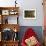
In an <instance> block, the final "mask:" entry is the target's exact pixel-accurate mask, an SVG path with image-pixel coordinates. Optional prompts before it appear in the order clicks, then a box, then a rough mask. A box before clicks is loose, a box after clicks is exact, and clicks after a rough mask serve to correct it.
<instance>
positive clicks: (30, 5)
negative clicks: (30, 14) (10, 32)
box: [0, 0, 43, 26]
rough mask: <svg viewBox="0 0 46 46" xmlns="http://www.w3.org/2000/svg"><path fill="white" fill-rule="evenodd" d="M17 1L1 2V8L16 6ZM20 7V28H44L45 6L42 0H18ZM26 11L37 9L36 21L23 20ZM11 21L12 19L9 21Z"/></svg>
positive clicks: (4, 0)
mask: <svg viewBox="0 0 46 46" xmlns="http://www.w3.org/2000/svg"><path fill="white" fill-rule="evenodd" d="M14 1H15V0H9V1H8V0H0V6H15V3H14ZM17 3H18V5H19V7H20V17H19V24H20V26H43V6H42V0H21V1H20V0H17ZM25 9H36V19H35V20H32V19H30V20H26V19H23V15H24V12H23V11H24V10H25ZM9 20H10V19H9ZM27 21H28V22H27Z"/></svg>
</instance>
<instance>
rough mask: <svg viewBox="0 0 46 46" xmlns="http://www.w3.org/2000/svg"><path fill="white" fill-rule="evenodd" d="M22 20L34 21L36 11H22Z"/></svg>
mask: <svg viewBox="0 0 46 46" xmlns="http://www.w3.org/2000/svg"><path fill="white" fill-rule="evenodd" d="M23 18H24V19H36V9H30V10H24V15H23Z"/></svg>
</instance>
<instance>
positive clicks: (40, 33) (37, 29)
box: [19, 26, 43, 43]
mask: <svg viewBox="0 0 46 46" xmlns="http://www.w3.org/2000/svg"><path fill="white" fill-rule="evenodd" d="M28 28H32V29H33V30H34V31H35V32H36V34H37V37H38V39H39V41H40V42H41V43H43V30H42V26H21V27H20V32H19V39H20V42H21V40H22V38H23V36H24V33H25V31H26V30H27V29H28Z"/></svg>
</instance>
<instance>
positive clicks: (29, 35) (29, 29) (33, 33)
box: [21, 28, 41, 46]
mask: <svg viewBox="0 0 46 46" xmlns="http://www.w3.org/2000/svg"><path fill="white" fill-rule="evenodd" d="M32 36H33V37H35V38H36V40H37V35H36V33H35V32H34V30H33V29H32V28H28V29H27V31H26V32H25V35H24V37H23V38H22V42H21V46H27V44H26V42H25V40H26V39H29V38H30V37H32ZM34 46H41V44H40V43H39V41H38V40H37V44H35V45H34Z"/></svg>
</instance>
